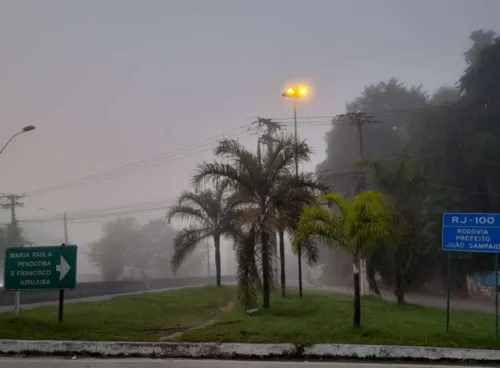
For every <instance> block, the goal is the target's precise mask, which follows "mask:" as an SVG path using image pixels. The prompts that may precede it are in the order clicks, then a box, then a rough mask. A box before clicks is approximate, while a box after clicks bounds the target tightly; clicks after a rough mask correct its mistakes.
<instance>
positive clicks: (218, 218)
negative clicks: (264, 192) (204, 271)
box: [167, 180, 237, 286]
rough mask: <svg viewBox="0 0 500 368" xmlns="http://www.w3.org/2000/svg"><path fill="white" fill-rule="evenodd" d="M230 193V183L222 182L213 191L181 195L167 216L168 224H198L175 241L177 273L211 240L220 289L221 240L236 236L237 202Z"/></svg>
mask: <svg viewBox="0 0 500 368" xmlns="http://www.w3.org/2000/svg"><path fill="white" fill-rule="evenodd" d="M229 189H230V182H229V181H228V180H219V181H216V182H215V188H214V189H205V190H203V191H200V192H184V193H182V194H181V196H180V197H179V199H178V200H177V205H176V206H173V207H171V208H170V209H169V211H168V214H167V218H168V221H169V222H170V221H171V220H172V219H173V218H177V219H180V220H192V221H194V222H195V223H196V224H191V225H189V226H187V227H185V228H183V229H182V231H181V232H180V233H179V234H178V235H177V236H176V237H175V240H174V247H175V252H174V255H173V257H172V261H171V266H172V269H173V270H174V272H175V271H177V269H178V268H179V266H180V265H181V263H182V262H183V261H184V259H185V258H186V256H187V255H188V254H190V253H191V252H192V251H193V250H194V249H195V248H196V246H197V245H198V244H200V242H201V241H202V240H204V239H207V238H212V239H213V241H214V248H215V269H216V273H217V286H221V285H222V284H221V256H220V241H221V237H222V236H224V235H228V236H229V235H231V234H232V233H233V232H232V227H233V222H234V221H235V219H236V217H237V211H236V204H237V202H236V201H235V200H234V197H233V196H231V195H230V193H229Z"/></svg>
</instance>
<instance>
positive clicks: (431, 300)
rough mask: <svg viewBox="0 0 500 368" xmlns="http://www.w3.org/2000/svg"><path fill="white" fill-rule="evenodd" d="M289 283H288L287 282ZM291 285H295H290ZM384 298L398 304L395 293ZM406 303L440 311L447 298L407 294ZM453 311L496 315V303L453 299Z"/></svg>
mask: <svg viewBox="0 0 500 368" xmlns="http://www.w3.org/2000/svg"><path fill="white" fill-rule="evenodd" d="M287 283H288V282H287ZM290 285H293V284H291V283H290ZM304 289H307V290H314V291H322V292H330V293H335V294H352V293H353V291H352V289H350V288H346V287H342V286H328V285H321V284H317V283H315V282H307V281H304ZM381 293H382V298H383V299H384V300H387V301H391V302H396V297H395V296H394V294H393V293H391V292H387V291H385V290H382V291H381ZM405 301H406V303H408V304H414V305H420V306H423V307H434V308H440V309H446V296H434V295H427V294H417V293H405ZM451 309H452V310H468V311H474V312H482V313H495V303H494V302H493V301H491V302H490V301H488V300H485V299H474V298H469V299H459V298H453V297H452V298H451Z"/></svg>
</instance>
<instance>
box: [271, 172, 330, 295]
mask: <svg viewBox="0 0 500 368" xmlns="http://www.w3.org/2000/svg"><path fill="white" fill-rule="evenodd" d="M303 175H304V176H305V177H308V178H309V180H310V181H311V182H314V179H313V174H312V173H304V174H303ZM290 180H293V179H290V178H288V179H287V180H283V181H282V183H281V188H280V189H279V190H278V193H280V194H281V198H280V200H279V201H277V213H276V227H277V230H278V239H279V254H280V271H281V277H280V279H281V296H282V297H285V296H286V271H285V232H288V233H289V235H290V237H291V238H292V239H294V238H295V233H296V231H297V226H298V222H299V218H300V214H301V212H302V208H303V207H304V206H305V205H311V204H313V203H314V202H315V199H316V195H317V194H319V193H320V192H324V191H326V187H325V186H323V185H321V184H319V183H317V185H316V187H306V188H298V189H293V190H290V184H291V183H290ZM292 185H293V184H292ZM292 243H293V241H292ZM296 244H297V243H296ZM297 248H298V247H297V246H295V247H294V248H293V250H294V251H295V253H296V254H297V258H298V262H299V263H300V262H302V258H306V261H307V263H308V265H310V266H312V265H313V264H315V263H316V262H317V261H318V249H317V246H316V243H315V242H314V241H312V239H310V238H308V239H303V240H302V241H301V243H300V252H299V251H298V249H297ZM299 268H300V266H299ZM300 276H301V275H300V274H299V277H300Z"/></svg>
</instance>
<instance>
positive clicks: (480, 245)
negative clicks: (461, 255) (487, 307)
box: [441, 213, 500, 338]
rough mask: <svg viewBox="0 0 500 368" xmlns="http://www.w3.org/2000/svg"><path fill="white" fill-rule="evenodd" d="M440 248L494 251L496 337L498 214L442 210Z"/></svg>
mask: <svg viewBox="0 0 500 368" xmlns="http://www.w3.org/2000/svg"><path fill="white" fill-rule="evenodd" d="M441 240H442V243H441V249H442V250H444V251H447V252H469V253H492V254H495V314H496V317H495V336H496V337H497V338H498V254H499V253H500V213H443V232H442V237H441ZM450 294H451V253H449V254H448V302H447V308H446V331H448V329H449V324H450Z"/></svg>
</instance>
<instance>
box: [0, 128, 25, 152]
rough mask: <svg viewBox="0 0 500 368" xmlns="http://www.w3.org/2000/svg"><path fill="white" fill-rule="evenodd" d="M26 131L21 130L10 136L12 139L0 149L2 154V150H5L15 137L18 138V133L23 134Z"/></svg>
mask: <svg viewBox="0 0 500 368" xmlns="http://www.w3.org/2000/svg"><path fill="white" fill-rule="evenodd" d="M23 133H24V131H20V132H18V133H16V134H14V135H13V136H12V137H10V139H9V140H8V141H7V143H5V145H4V146H3V147H2V149H1V150H0V155H1V154H2V152H3V151H4V150H5V148H7V146H8V145H9V143H10V142H11V141H12V140H13V139H14V138H16V137H17V136H18V135H20V134H23Z"/></svg>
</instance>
